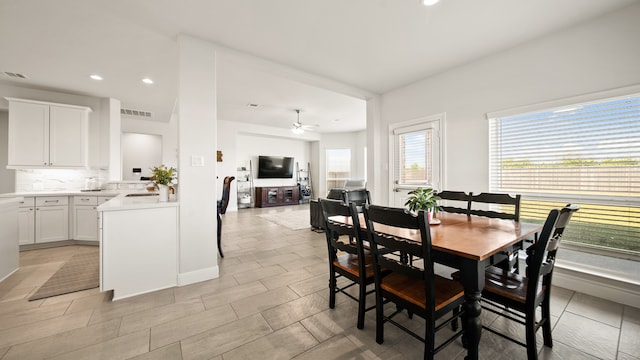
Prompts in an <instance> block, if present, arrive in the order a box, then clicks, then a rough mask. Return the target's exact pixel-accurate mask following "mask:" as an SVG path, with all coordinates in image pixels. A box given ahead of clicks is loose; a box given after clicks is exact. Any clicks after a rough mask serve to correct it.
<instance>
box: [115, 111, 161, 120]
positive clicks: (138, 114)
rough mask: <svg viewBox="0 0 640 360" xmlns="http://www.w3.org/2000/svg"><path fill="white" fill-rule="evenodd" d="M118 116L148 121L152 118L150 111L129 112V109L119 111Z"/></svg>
mask: <svg viewBox="0 0 640 360" xmlns="http://www.w3.org/2000/svg"><path fill="white" fill-rule="evenodd" d="M120 115H122V116H126V117H132V118H138V119H143V118H144V119H148V118H151V117H152V116H153V114H152V113H151V112H150V111H142V110H131V109H120Z"/></svg>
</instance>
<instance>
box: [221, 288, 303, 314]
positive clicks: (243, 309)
mask: <svg viewBox="0 0 640 360" xmlns="http://www.w3.org/2000/svg"><path fill="white" fill-rule="evenodd" d="M297 298H298V295H297V294H296V293H295V292H293V290H291V289H289V288H288V287H281V288H277V289H275V290H270V291H267V292H265V293H261V294H257V295H253V296H249V297H246V298H244V299H240V300H237V301H234V302H232V303H231V306H232V307H233V309H234V310H235V311H236V313H237V314H238V317H239V318H243V317H246V316H249V315H253V314H257V313H259V312H261V311H264V310H267V309H270V308H272V307H274V306H278V305H280V304H284V303H286V302H289V301H291V300H294V299H297Z"/></svg>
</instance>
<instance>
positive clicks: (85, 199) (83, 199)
mask: <svg viewBox="0 0 640 360" xmlns="http://www.w3.org/2000/svg"><path fill="white" fill-rule="evenodd" d="M89 200H91V199H89V198H81V199H80V201H89Z"/></svg>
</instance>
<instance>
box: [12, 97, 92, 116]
mask: <svg viewBox="0 0 640 360" xmlns="http://www.w3.org/2000/svg"><path fill="white" fill-rule="evenodd" d="M5 99H6V100H7V101H17V102H23V103H30V104H40V105H49V106H51V105H54V106H63V107H67V108H73V109H81V110H86V111H88V112H93V110H92V109H91V108H90V107H88V106H83V105H70V104H62V103H54V102H50V101H40V100H30V99H20V98H13V97H6V96H5Z"/></svg>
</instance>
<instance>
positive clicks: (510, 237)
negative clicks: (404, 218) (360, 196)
mask: <svg viewBox="0 0 640 360" xmlns="http://www.w3.org/2000/svg"><path fill="white" fill-rule="evenodd" d="M359 215H360V224H361V226H362V227H363V228H366V221H365V220H364V215H363V214H359ZM330 219H331V220H336V221H339V222H343V223H350V222H351V221H350V220H351V219H350V218H347V217H341V216H336V217H331V218H330ZM437 219H438V220H439V221H440V223H439V224H432V225H431V226H430V228H431V243H432V248H433V256H434V261H435V262H437V263H440V264H443V265H446V266H450V267H453V268H456V269H459V270H460V276H461V277H460V281H461V282H462V284H463V286H464V296H465V303H464V307H465V311H466V321H467V324H466V325H467V327H466V330H465V335H464V338H463V341H464V342H465V345H466V346H467V356H466V359H469V360H476V359H478V345H479V343H480V336H481V333H482V320H481V318H480V312H481V307H480V300H481V298H482V289H483V288H484V281H485V279H484V276H485V269H486V268H487V267H488V266H489V265H491V259H492V257H493V256H495V255H500V254H502V253H503V252H505V251H508V250H510V249H512V248H514V247H517V246H518V245H519V244H521V243H522V242H523V241H525V240H526V239H532V238H533V237H534V234H536V233H537V232H539V231H540V230H541V229H542V224H530V223H524V222H518V221H512V220H504V219H492V218H487V217H481V216H474V215H463V214H453V213H445V212H439V213H438V214H437ZM376 231H380V232H384V233H388V234H390V235H394V236H397V237H401V238H404V239H408V240H413V241H417V242H420V241H421V239H420V232H419V230H409V229H400V228H393V227H389V226H386V225H382V224H377V225H376Z"/></svg>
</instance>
